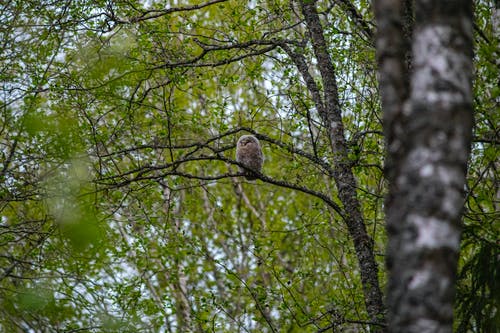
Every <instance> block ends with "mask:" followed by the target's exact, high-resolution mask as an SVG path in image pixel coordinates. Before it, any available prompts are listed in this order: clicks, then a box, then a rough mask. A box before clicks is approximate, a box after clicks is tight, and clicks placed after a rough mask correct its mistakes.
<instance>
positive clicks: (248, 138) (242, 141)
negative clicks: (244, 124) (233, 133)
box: [237, 135, 260, 147]
mask: <svg viewBox="0 0 500 333" xmlns="http://www.w3.org/2000/svg"><path fill="white" fill-rule="evenodd" d="M248 144H252V145H257V146H258V147H260V143H259V140H258V139H257V138H256V137H255V136H253V135H242V136H241V137H240V138H239V139H238V143H237V145H238V147H241V146H246V145H248Z"/></svg>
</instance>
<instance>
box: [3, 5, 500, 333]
mask: <svg viewBox="0 0 500 333" xmlns="http://www.w3.org/2000/svg"><path fill="white" fill-rule="evenodd" d="M195 3H196V4H201V2H194V1H192V2H190V4H183V5H181V6H179V7H178V9H182V10H178V11H171V12H169V11H168V10H166V11H164V10H165V9H166V8H173V7H171V5H166V4H165V3H163V2H157V1H150V2H139V1H126V2H120V1H115V2H108V1H106V2H104V1H84V0H80V1H71V2H69V3H65V4H63V5H60V4H57V5H56V4H55V3H54V4H46V3H42V2H37V1H30V2H23V1H12V2H9V3H8V4H7V5H2V6H4V7H3V9H4V10H2V11H0V13H1V14H0V15H1V18H2V19H1V20H0V21H1V22H2V23H1V24H2V28H3V29H0V34H1V37H2V40H3V41H4V42H3V44H2V46H0V57H1V59H2V65H1V68H0V78H1V81H2V82H3V83H2V96H1V97H0V112H1V115H0V116H1V119H2V122H1V126H0V130H1V133H2V135H1V141H0V147H1V148H0V154H1V155H0V199H1V201H0V218H1V231H2V232H1V236H0V253H2V255H1V256H0V267H2V269H1V270H0V287H1V288H0V299H1V301H0V313H1V316H0V318H1V319H0V331H6V332H20V331H33V332H44V331H47V330H48V331H54V332H59V331H61V332H62V331H68V332H69V331H72V330H73V331H77V330H82V331H83V330H87V331H89V332H94V331H95V332H158V331H165V332H167V331H168V332H188V331H200V332H202V331H203V332H204V331H210V332H239V331H241V332H270V331H272V329H274V330H275V331H280V332H281V331H283V332H284V331H286V332H316V331H318V330H320V329H322V328H324V327H328V326H329V325H332V323H336V326H335V328H338V329H339V330H340V329H342V327H344V328H346V329H352V330H357V331H363V330H364V331H368V330H369V329H368V326H369V325H367V324H363V322H364V321H366V320H367V315H366V311H365V305H364V298H363V293H362V290H361V282H360V274H359V267H358V265H357V261H356V256H355V253H354V249H353V245H352V240H351V239H349V236H348V232H347V230H346V226H345V224H344V223H343V221H342V218H341V217H340V216H339V214H338V213H337V212H335V211H333V210H332V209H331V208H330V207H329V206H328V205H327V204H325V202H324V201H322V200H321V199H320V198H318V197H316V196H314V195H311V193H304V192H303V191H301V190H300V189H307V190H309V191H314V192H319V193H323V194H325V195H326V196H327V197H329V198H331V199H332V201H333V202H335V203H339V200H338V198H337V197H336V189H335V186H334V181H333V179H332V175H331V173H330V171H329V169H328V167H331V166H330V165H329V163H330V162H331V157H332V156H331V149H330V145H329V141H328V137H327V135H326V133H325V128H324V126H323V125H322V124H321V122H320V118H319V117H318V115H317V112H316V110H315V108H314V103H313V101H312V99H311V96H310V95H309V93H307V90H306V88H305V86H304V82H302V79H301V78H300V76H299V75H298V73H297V70H296V68H295V66H294V65H293V64H292V63H291V61H290V59H289V58H288V56H287V55H286V53H285V52H284V51H283V50H282V49H281V48H278V47H276V48H270V46H271V43H270V42H271V41H276V40H281V41H289V42H290V44H289V46H290V48H292V49H293V50H294V51H295V52H300V53H301V54H303V55H304V56H305V57H306V58H307V59H308V61H309V65H310V66H311V73H312V74H313V76H314V77H315V79H316V80H317V82H318V84H320V80H319V76H318V73H316V72H315V70H314V66H313V65H314V59H313V52H312V50H311V49H310V48H309V47H308V46H304V45H305V44H304V43H303V42H304V41H305V40H306V39H307V34H306V32H305V31H304V28H303V26H302V25H301V24H300V22H299V21H300V20H301V18H300V16H298V15H297V13H298V9H297V8H295V5H294V4H293V3H291V4H290V3H289V2H284V1H281V2H280V1H257V2H253V3H251V4H248V3H246V2H243V1H236V0H235V1H229V2H220V3H216V4H213V5H210V6H206V7H203V8H200V9H196V10H188V6H191V5H193V4H195ZM318 5H319V8H320V9H321V10H322V11H323V12H322V19H323V20H324V29H325V35H326V36H327V38H328V42H329V43H330V45H332V48H331V50H330V51H331V56H332V59H333V61H334V63H335V66H336V70H337V72H338V73H339V74H338V81H339V82H338V86H339V87H338V88H339V93H340V99H341V105H342V108H343V110H342V111H343V117H344V118H343V120H344V125H345V130H346V135H347V139H348V140H349V147H350V149H351V150H350V152H349V153H350V155H349V159H350V161H351V162H352V164H353V170H354V172H355V175H356V177H357V181H358V186H359V187H358V191H357V193H358V196H359V199H360V200H361V202H362V212H363V217H364V219H365V222H366V225H367V228H368V230H369V234H370V235H371V236H372V237H373V238H374V240H375V253H376V254H377V259H378V260H379V267H380V269H381V273H380V276H381V277H380V278H381V281H382V283H383V281H384V272H383V268H382V267H383V256H382V255H379V254H380V253H383V252H384V247H385V234H384V232H383V229H384V228H383V218H384V216H383V209H382V206H383V195H384V191H385V184H384V179H383V173H382V168H383V167H382V165H383V163H382V160H383V156H384V147H383V138H382V136H381V121H380V118H381V115H380V113H381V111H380V109H379V105H378V92H377V84H376V77H375V68H374V63H375V60H374V50H373V47H372V46H371V44H370V43H369V41H367V39H366V36H364V35H363V34H360V33H358V32H359V31H358V30H357V29H359V28H358V27H357V26H356V24H355V22H353V21H352V20H350V19H349V18H348V17H346V15H345V14H344V13H345V11H344V10H343V9H342V8H340V7H338V6H333V7H332V8H330V7H329V4H327V3H326V2H324V3H323V2H320V3H319V4H318ZM172 6H173V5H172ZM182 6H184V7H182ZM358 7H359V12H360V13H362V15H363V17H364V18H366V19H370V18H371V15H372V14H371V12H370V9H369V2H367V1H361V2H359V6H358ZM479 13H482V12H479ZM481 15H482V14H481ZM483 46H484V47H481V48H480V49H478V57H481V58H480V60H479V61H480V63H479V65H480V66H478V67H480V68H481V69H478V75H479V76H481V77H484V78H485V79H484V80H477V83H476V94H477V96H478V98H481V96H485V97H484V100H480V101H479V102H478V106H477V108H476V110H477V115H476V122H477V126H476V135H477V136H478V137H481V136H483V135H486V134H488V133H491V131H492V130H497V129H492V128H491V124H498V123H499V122H498V113H497V112H494V111H493V110H494V107H495V105H494V103H493V102H494V100H495V98H497V97H498V90H495V86H494V85H493V84H492V82H493V81H494V79H495V78H498V75H497V76H495V75H496V74H494V73H493V72H492V71H493V70H494V69H493V68H492V67H491V66H492V65H491V64H489V63H487V61H485V62H484V63H483V62H482V61H483V60H482V59H483V58H482V57H483V54H484V57H485V58H488V57H490V58H491V57H492V54H493V53H494V52H495V50H493V49H491V48H488V47H487V45H483ZM266 48H269V49H266ZM486 78H488V79H486ZM486 96H488V98H486ZM495 117H496V118H495ZM248 129H251V131H253V132H255V133H256V134H257V135H260V136H259V139H260V140H261V143H262V145H263V150H264V154H265V164H264V170H263V173H264V175H265V176H266V177H269V178H270V179H272V180H275V181H278V182H281V183H280V184H281V185H282V183H283V182H285V183H289V184H292V185H294V186H295V189H294V188H287V187H286V186H277V185H276V184H273V183H271V182H264V181H261V180H257V181H255V182H246V181H244V180H243V179H242V178H241V177H236V176H235V174H236V170H237V168H236V165H234V161H233V157H234V146H235V143H236V140H237V139H238V137H239V135H242V134H246V133H247V132H248ZM497 132H498V131H497ZM497 132H495V133H497ZM495 160H498V153H497V149H495V146H494V145H491V144H484V145H475V146H474V147H473V159H472V162H471V170H470V179H471V181H470V184H471V185H470V186H471V189H473V191H471V193H473V195H470V196H469V203H470V207H469V208H468V213H470V215H468V217H467V219H466V222H465V223H466V226H467V227H466V230H467V232H466V234H465V235H466V237H469V235H474V236H470V237H476V236H477V235H480V237H481V238H484V239H487V240H488V242H484V243H483V242H482V241H481V247H474V246H471V244H472V243H471V242H469V243H467V244H469V245H467V246H466V245H464V250H463V251H462V253H463V258H462V259H463V270H462V272H463V273H462V275H461V276H462V280H461V285H460V286H459V291H460V292H461V293H462V294H461V295H467V297H469V298H467V297H465V296H464V297H465V298H459V302H460V303H459V305H458V308H459V309H460V310H462V309H463V310H464V312H460V316H463V317H460V319H463V318H466V316H467V315H468V314H469V313H471V312H470V311H469V310H470V309H466V308H464V307H462V305H463V304H465V303H464V302H466V301H467V302H471V303H470V304H472V305H473V309H474V311H476V310H477V309H478V308H479V307H481V306H483V305H484V309H492V310H491V311H493V309H494V308H496V309H498V304H497V303H494V302H493V301H488V300H489V298H488V297H489V296H488V295H492V294H493V293H494V292H495V290H498V289H497V288H498V286H497V285H496V284H494V283H493V284H492V281H493V280H491V279H492V276H491V275H488V274H487V272H486V271H482V273H484V274H479V275H476V274H472V273H473V272H475V270H476V269H481V268H479V267H486V266H488V265H487V264H488V263H485V262H484V258H485V257H486V256H487V255H489V256H490V258H495V256H494V255H492V253H493V252H494V251H496V250H495V246H496V245H495V243H491V239H492V238H491V236H492V234H493V231H494V230H495V228H497V225H495V224H494V222H492V221H494V220H495V218H494V217H495V215H492V214H495V213H494V211H495V209H496V206H495V204H494V203H493V201H492V200H491V198H492V196H491V194H492V192H488V191H491V189H492V186H494V185H493V184H494V179H490V178H491V177H493V175H494V174H495V173H493V172H492V170H493V169H492V168H493V167H492V165H495V164H494V161H495ZM485 175H486V176H488V177H490V178H488V177H485ZM486 179H488V180H487V181H486ZM496 184H498V183H496ZM297 188H299V190H297ZM497 210H498V209H497ZM481 214H482V215H481ZM497 220H498V219H497ZM479 225H481V228H479ZM469 226H470V230H469V229H468V227H469ZM483 226H484V228H483ZM469 231H470V233H469ZM464 244H466V243H464ZM487 246H490V247H487ZM496 249H497V248H496ZM496 258H498V256H496ZM492 260H493V259H492ZM492 265H493V262H489V266H488V267H489V268H490V269H493V268H492ZM497 266H498V265H496V266H495V267H497ZM494 273H495V274H496V275H494V276H497V275H498V274H497V272H496V271H495V272H494ZM474 277H477V279H476V280H474V279H473V278H474ZM496 281H498V279H497V280H496ZM485 285H487V287H486V288H485V287H484V286H485ZM481 288H483V289H481ZM484 288H485V289H484ZM476 290H481V294H480V296H479V298H474V297H473V295H474V291H476ZM461 299H463V300H464V301H460V300H461ZM471 299H472V300H471ZM467 304H469V303H467ZM484 311H486V310H484ZM497 312H498V311H497ZM462 313H463V315H462ZM474 313H477V315H476V316H475V318H476V319H475V320H476V322H475V323H474V325H477V326H479V323H480V322H481V323H482V322H487V320H490V319H491V320H493V319H494V318H490V317H488V314H487V313H483V312H481V313H480V314H479V312H477V311H476V312H474ZM484 318H488V319H487V320H486V321H485V320H484ZM488 323H489V322H488ZM488 325H489V324H488ZM271 327H272V329H271Z"/></svg>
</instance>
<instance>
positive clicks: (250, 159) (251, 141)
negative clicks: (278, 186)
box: [236, 135, 264, 180]
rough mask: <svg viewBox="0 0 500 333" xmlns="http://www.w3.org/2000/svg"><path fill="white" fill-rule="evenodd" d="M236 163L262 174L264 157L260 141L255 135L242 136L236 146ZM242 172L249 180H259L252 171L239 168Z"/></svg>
mask: <svg viewBox="0 0 500 333" xmlns="http://www.w3.org/2000/svg"><path fill="white" fill-rule="evenodd" d="M236 161H237V162H238V163H241V164H243V165H244V166H246V167H247V168H249V169H252V170H255V171H258V172H260V170H261V169H262V163H263V162H264V155H262V149H261V148H260V143H259V140H257V138H256V137H255V136H253V135H242V136H241V137H240V138H239V140H238V143H237V144H236ZM239 170H240V172H242V173H243V174H244V175H245V178H246V179H248V180H254V179H257V177H255V175H253V174H252V171H250V170H247V169H243V168H241V167H239Z"/></svg>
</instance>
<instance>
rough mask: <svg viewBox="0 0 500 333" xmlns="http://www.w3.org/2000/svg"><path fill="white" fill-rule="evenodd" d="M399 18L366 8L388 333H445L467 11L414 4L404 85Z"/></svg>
mask: <svg viewBox="0 0 500 333" xmlns="http://www.w3.org/2000/svg"><path fill="white" fill-rule="evenodd" d="M404 12H405V6H404V5H403V2H401V1H392V0H377V1H375V14H376V18H377V24H378V34H377V58H378V63H379V72H380V73H379V74H380V88H381V92H382V107H383V110H384V131H385V134H386V140H387V152H388V156H387V163H386V168H387V178H388V180H389V183H390V185H389V195H388V197H387V201H386V219H387V233H388V242H389V243H388V248H387V268H388V271H389V284H388V290H387V303H388V311H389V312H388V319H389V331H390V332H409V333H411V332H419V333H421V332H443V333H444V332H452V322H453V297H454V286H455V280H456V269H457V259H458V251H459V243H460V232H461V228H460V215H461V211H462V207H463V199H464V195H463V194H464V193H463V190H464V185H465V175H466V167H467V159H468V156H469V151H470V144H471V137H472V135H471V134H472V124H473V121H472V3H471V2H470V1H466V0H462V1H456V2H439V1H423V0H420V1H415V14H416V15H415V26H414V29H413V38H412V62H411V63H412V72H411V74H410V76H409V78H410V79H409V85H407V84H406V78H405V75H407V73H408V71H407V65H406V63H405V59H404V54H405V52H406V50H405V49H404V45H405V42H404V35H403V32H402V29H401V27H402V26H403V24H404V18H403V17H404ZM408 87H411V88H410V89H408Z"/></svg>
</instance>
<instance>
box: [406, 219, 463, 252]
mask: <svg viewBox="0 0 500 333" xmlns="http://www.w3.org/2000/svg"><path fill="white" fill-rule="evenodd" d="M408 221H409V223H410V224H412V225H414V226H416V228H417V230H418V238H417V242H416V245H417V246H419V247H427V248H441V247H449V248H453V249H457V248H458V246H459V243H460V237H459V233H458V232H457V231H456V230H455V229H454V228H453V226H452V225H451V224H450V223H449V222H447V221H444V220H440V219H437V218H435V217H423V216H420V215H416V214H411V215H410V216H408Z"/></svg>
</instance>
